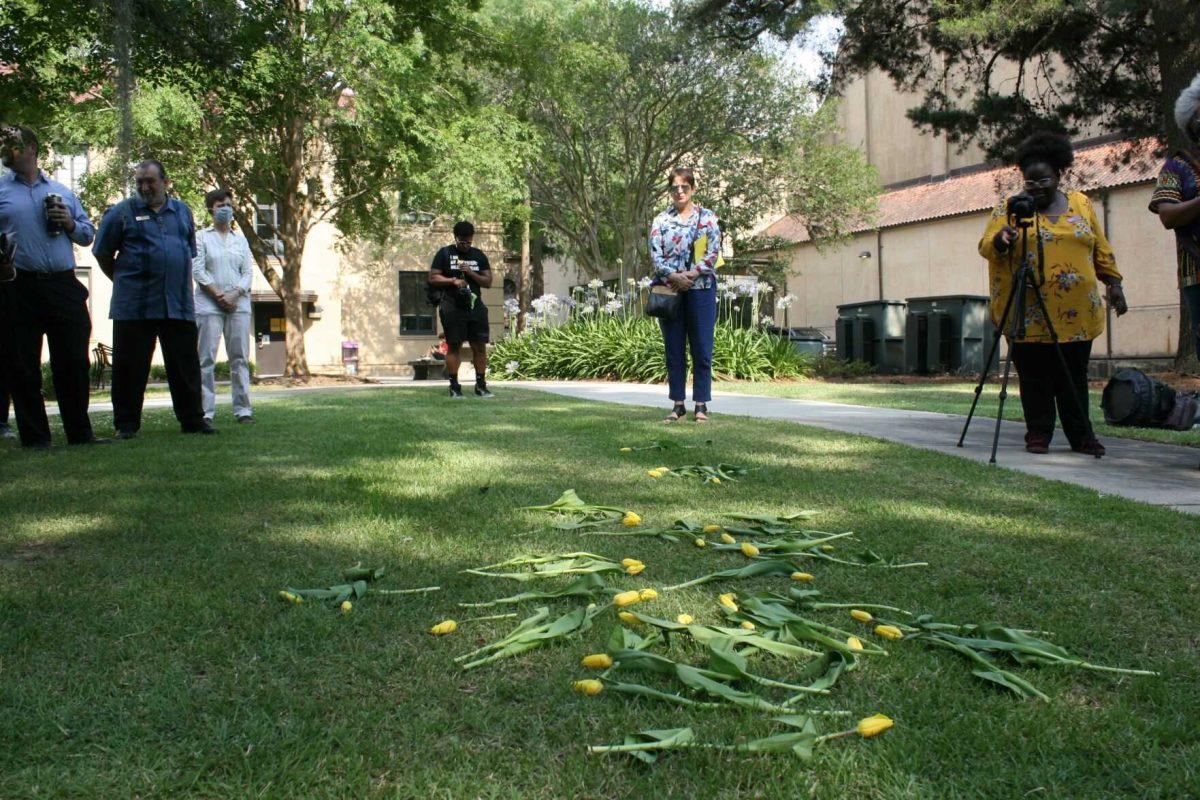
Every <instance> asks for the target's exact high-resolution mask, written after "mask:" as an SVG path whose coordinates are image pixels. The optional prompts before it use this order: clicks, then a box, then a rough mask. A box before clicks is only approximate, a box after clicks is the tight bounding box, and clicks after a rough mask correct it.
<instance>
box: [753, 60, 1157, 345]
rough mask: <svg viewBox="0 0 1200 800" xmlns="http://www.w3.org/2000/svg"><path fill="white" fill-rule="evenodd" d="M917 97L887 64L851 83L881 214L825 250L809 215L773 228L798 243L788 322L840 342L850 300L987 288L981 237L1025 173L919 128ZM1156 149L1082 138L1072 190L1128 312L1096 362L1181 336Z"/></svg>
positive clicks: (789, 254) (855, 136)
mask: <svg viewBox="0 0 1200 800" xmlns="http://www.w3.org/2000/svg"><path fill="white" fill-rule="evenodd" d="M916 101H917V98H916V97H915V96H913V95H908V94H905V93H903V92H900V91H898V90H897V89H896V88H895V87H894V86H893V84H892V83H891V81H890V80H889V79H888V78H887V77H886V76H884V75H882V74H879V73H871V74H868V75H866V76H864V77H861V78H859V79H858V80H856V81H855V82H854V83H852V84H851V85H850V86H848V87H847V90H846V92H845V94H844V97H843V99H842V103H841V106H840V115H841V129H842V132H843V137H844V140H845V141H847V142H851V143H854V144H856V145H858V146H859V147H861V148H862V149H863V150H864V151H865V152H866V154H867V158H868V160H869V161H870V163H871V164H873V165H874V166H875V168H876V169H877V170H878V171H879V175H880V180H881V182H882V183H883V184H884V193H883V195H882V196H881V198H880V213H879V216H878V218H877V220H876V221H875V225H874V226H873V227H870V228H863V229H862V230H859V231H858V232H856V233H855V235H854V236H853V238H852V239H851V240H850V241H849V242H848V243H846V244H844V245H841V246H838V247H830V248H827V249H825V250H819V249H818V248H817V247H816V246H815V245H814V244H813V243H812V241H811V239H810V238H809V235H808V232H807V230H806V229H805V228H804V225H803V222H802V221H801V220H799V219H796V218H793V217H784V218H782V219H779V220H777V221H776V222H774V223H772V224H771V225H769V226H767V228H766V229H765V230H764V231H763V233H764V234H766V235H769V236H778V237H781V238H783V239H785V240H786V241H788V242H791V243H792V244H791V246H790V247H787V248H786V249H785V250H784V251H783V255H784V257H785V258H786V259H787V260H788V263H789V269H788V280H787V291H788V292H789V293H791V294H794V295H795V296H796V297H797V300H796V301H795V303H794V304H793V305H792V306H791V308H790V309H788V311H787V314H786V320H784V319H780V320H779V322H781V323H785V324H787V325H791V326H806V327H815V328H818V329H820V330H821V331H822V332H824V333H825V334H826V335H828V336H829V337H830V338H831V339H832V338H833V337H834V335H835V322H836V319H837V307H838V306H839V305H844V304H850V303H858V302H866V301H875V300H896V301H904V300H907V299H908V298H910V297H929V296H937V295H955V294H969V295H985V294H987V265H986V262H985V261H984V260H983V259H982V258H981V257H980V256H979V254H978V250H977V248H978V243H979V238H980V236H981V235H982V233H983V229H984V227H985V225H986V224H987V220H988V215H989V214H990V213H991V211H992V209H993V208H994V207H995V204H996V203H997V202H998V201H999V199H1000V198H1002V197H1006V196H1008V195H1011V194H1014V193H1015V192H1016V191H1018V190H1019V189H1018V184H1019V182H1020V175H1019V173H1018V171H1017V170H1016V169H1015V168H1012V167H995V166H993V165H989V164H987V163H984V161H983V158H982V154H981V152H980V151H979V150H978V149H976V148H973V147H968V148H967V149H965V150H964V151H962V152H959V151H958V149H957V148H956V146H955V145H953V144H951V143H950V142H948V141H947V140H946V137H945V136H943V135H930V134H922V133H920V132H919V131H918V130H916V129H915V128H914V127H913V126H912V124H911V123H910V122H909V120H908V118H907V117H906V116H905V112H906V111H907V110H908V109H909V108H910V107H911V106H913V105H915V104H916ZM1151 149H1152V143H1150V142H1112V141H1109V142H1092V143H1089V142H1087V141H1081V142H1078V143H1077V150H1076V163H1075V166H1074V167H1073V168H1072V169H1071V171H1070V172H1069V173H1068V174H1067V176H1066V177H1065V179H1064V188H1067V189H1078V190H1081V191H1084V192H1086V193H1087V194H1088V195H1089V196H1090V197H1091V199H1092V201H1093V203H1094V204H1095V207H1096V210H1097V214H1098V216H1099V217H1100V221H1101V223H1102V225H1103V226H1104V229H1105V232H1106V233H1107V235H1108V238H1109V240H1110V241H1111V242H1112V245H1113V248H1114V250H1115V251H1116V257H1117V264H1118V267H1119V268H1120V269H1121V271H1122V273H1123V274H1124V276H1125V290H1126V295H1127V298H1128V301H1129V313H1127V314H1126V315H1125V316H1123V317H1121V318H1119V319H1118V318H1117V317H1116V316H1115V315H1111V314H1110V321H1109V325H1108V329H1107V331H1106V333H1105V335H1104V336H1102V337H1101V338H1100V339H1099V340H1097V342H1096V344H1095V348H1094V350H1093V354H1092V358H1093V360H1094V361H1097V360H1098V361H1100V362H1103V361H1105V360H1115V359H1120V360H1124V361H1157V360H1166V359H1169V358H1171V357H1173V356H1174V354H1175V350H1176V346H1177V344H1178V336H1179V312H1178V291H1177V288H1176V278H1175V249H1174V243H1173V240H1172V237H1171V236H1170V235H1169V233H1168V232H1167V231H1165V230H1164V229H1163V228H1162V226H1161V225H1160V224H1159V221H1158V218H1157V217H1155V216H1154V215H1153V214H1150V213H1149V212H1148V211H1147V208H1146V206H1147V204H1148V203H1149V200H1150V194H1151V191H1152V188H1153V185H1154V178H1155V175H1156V173H1157V169H1158V163H1159V161H1158V159H1156V158H1155V157H1154V156H1153V155H1152V154H1151V152H1150V151H1151ZM1127 156H1132V159H1131V160H1128V163H1125V162H1126V161H1127V158H1126V157H1127ZM1101 366H1102V365H1101Z"/></svg>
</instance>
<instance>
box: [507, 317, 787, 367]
mask: <svg viewBox="0 0 1200 800" xmlns="http://www.w3.org/2000/svg"><path fill="white" fill-rule="evenodd" d="M511 362H516V363H517V366H516V367H514V371H513V372H511V373H509V374H510V375H512V376H514V377H519V378H533V379H558V380H581V379H612V380H628V381H638V382H641V383H661V382H662V381H665V380H666V379H667V364H666V358H665V356H664V354H663V342H662V332H661V331H660V330H659V327H658V323H657V322H654V321H653V320H650V319H645V318H621V317H610V318H604V319H599V320H591V321H588V320H575V321H572V322H569V323H567V324H566V325H563V326H561V327H557V328H549V327H547V328H535V329H534V330H532V331H529V332H527V333H524V334H521V335H519V336H514V337H510V338H507V339H504V340H503V341H501V342H499V343H498V344H497V345H496V348H495V350H494V351H493V353H492V363H493V364H495V365H496V369H497V370H498V371H503V370H505V366H506V365H507V364H509V363H511ZM807 371H808V368H807V366H806V362H805V360H804V358H803V357H802V356H800V355H799V354H798V353H797V352H796V351H795V349H793V348H792V346H791V345H790V344H789V343H788V342H787V341H785V340H783V339H780V338H779V337H777V336H773V335H771V334H769V333H767V332H766V331H764V330H762V329H760V328H734V327H732V326H729V325H725V324H719V325H717V327H716V332H715V341H714V345H713V374H714V375H717V376H721V377H728V378H738V379H742V380H756V381H758V380H773V379H776V378H798V377H801V376H802V375H804V374H806V372H807Z"/></svg>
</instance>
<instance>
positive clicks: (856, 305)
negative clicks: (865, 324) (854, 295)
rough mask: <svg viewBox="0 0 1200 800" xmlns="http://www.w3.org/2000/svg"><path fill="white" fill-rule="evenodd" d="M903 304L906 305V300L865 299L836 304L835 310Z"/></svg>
mask: <svg viewBox="0 0 1200 800" xmlns="http://www.w3.org/2000/svg"><path fill="white" fill-rule="evenodd" d="M903 305H907V302H906V301H904V300H868V301H865V302H862V303H846V304H845V305H840V306H838V307H837V310H838V311H842V310H843V309H847V310H848V309H855V308H871V307H872V306H903Z"/></svg>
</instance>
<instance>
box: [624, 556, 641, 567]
mask: <svg viewBox="0 0 1200 800" xmlns="http://www.w3.org/2000/svg"><path fill="white" fill-rule="evenodd" d="M641 563H642V562H640V561H638V560H637V559H636V558H622V559H621V566H622V567H633V566H636V565H638V564H641Z"/></svg>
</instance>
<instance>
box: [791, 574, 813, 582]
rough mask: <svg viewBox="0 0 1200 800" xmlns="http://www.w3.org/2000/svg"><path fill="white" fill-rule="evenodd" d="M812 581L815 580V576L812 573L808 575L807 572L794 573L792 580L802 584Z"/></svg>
mask: <svg viewBox="0 0 1200 800" xmlns="http://www.w3.org/2000/svg"><path fill="white" fill-rule="evenodd" d="M812 579H813V576H812V575H811V574H810V573H807V572H793V573H792V580H794V581H800V582H802V583H808V582H809V581H811V580H812Z"/></svg>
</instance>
